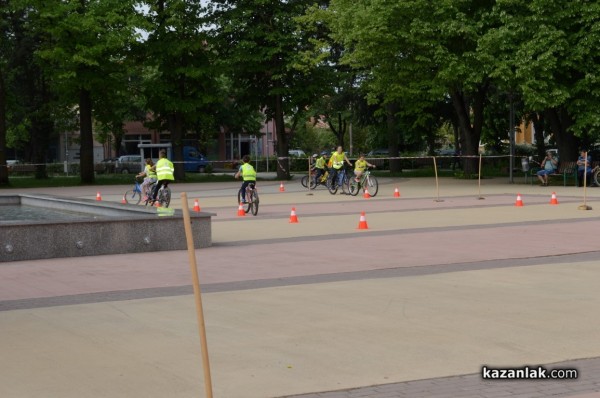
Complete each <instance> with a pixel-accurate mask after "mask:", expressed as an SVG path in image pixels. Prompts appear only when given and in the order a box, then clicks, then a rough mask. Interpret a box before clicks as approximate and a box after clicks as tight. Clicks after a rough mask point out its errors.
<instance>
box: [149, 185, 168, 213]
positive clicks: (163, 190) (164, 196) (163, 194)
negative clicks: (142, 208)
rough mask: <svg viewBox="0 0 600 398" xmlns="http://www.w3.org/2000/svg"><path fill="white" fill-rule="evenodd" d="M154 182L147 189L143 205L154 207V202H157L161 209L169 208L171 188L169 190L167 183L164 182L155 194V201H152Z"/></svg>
mask: <svg viewBox="0 0 600 398" xmlns="http://www.w3.org/2000/svg"><path fill="white" fill-rule="evenodd" d="M156 184H157V183H156V182H154V183H153V184H152V185H151V186H150V188H149V189H148V192H149V195H148V197H147V198H146V202H145V205H146V206H148V205H150V206H154V204H155V203H156V202H158V204H159V205H160V206H161V207H169V205H170V204H171V188H169V182H168V181H165V182H164V183H163V184H162V186H161V187H160V189H159V190H158V192H157V194H156V201H154V200H152V197H151V196H152V192H153V191H154V188H155V187H156Z"/></svg>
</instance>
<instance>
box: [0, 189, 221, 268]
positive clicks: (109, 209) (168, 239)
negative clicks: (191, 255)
mask: <svg viewBox="0 0 600 398" xmlns="http://www.w3.org/2000/svg"><path fill="white" fill-rule="evenodd" d="M213 215H214V214H211V213H206V212H199V213H195V212H191V214H190V217H191V221H192V234H193V238H194V239H193V240H194V246H195V248H197V249H199V248H203V247H209V246H210V245H211V243H212V242H211V239H212V238H211V216H213ZM186 248H187V241H186V237H185V230H184V224H183V213H182V211H181V210H172V209H157V208H147V207H144V206H138V205H127V204H118V203H111V202H100V201H94V200H87V199H72V198H64V197H59V196H53V195H29V194H18V195H0V262H7V261H23V260H34V259H43V258H60V257H78V256H96V255H104V254H123V253H145V252H151V251H165V250H185V249H186Z"/></svg>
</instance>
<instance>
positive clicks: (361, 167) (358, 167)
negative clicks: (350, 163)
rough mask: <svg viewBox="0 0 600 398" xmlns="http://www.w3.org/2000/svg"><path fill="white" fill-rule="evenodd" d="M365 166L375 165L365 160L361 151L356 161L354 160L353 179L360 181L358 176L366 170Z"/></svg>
mask: <svg viewBox="0 0 600 398" xmlns="http://www.w3.org/2000/svg"><path fill="white" fill-rule="evenodd" d="M367 167H373V168H374V167H375V165H374V164H371V163H369V162H367V161H366V160H365V154H364V153H361V154H360V155H359V157H358V159H357V160H356V162H354V176H355V177H354V181H356V182H359V181H360V177H361V176H362V174H363V173H364V171H365V170H366V168H367Z"/></svg>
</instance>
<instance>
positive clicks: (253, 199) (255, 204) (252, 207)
mask: <svg viewBox="0 0 600 398" xmlns="http://www.w3.org/2000/svg"><path fill="white" fill-rule="evenodd" d="M250 199H251V201H250V210H251V211H252V215H253V216H255V215H257V214H258V203H259V199H258V192H257V191H256V190H254V191H252V193H251V194H250Z"/></svg>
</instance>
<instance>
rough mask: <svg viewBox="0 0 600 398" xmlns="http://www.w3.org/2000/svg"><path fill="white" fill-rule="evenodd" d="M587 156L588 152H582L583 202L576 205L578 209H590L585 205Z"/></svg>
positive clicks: (590, 208)
mask: <svg viewBox="0 0 600 398" xmlns="http://www.w3.org/2000/svg"><path fill="white" fill-rule="evenodd" d="M587 157H588V153H587V152H585V153H584V154H583V162H584V163H583V204H582V205H581V206H579V207H578V209H579V210H592V207H591V206H588V205H587V165H588V163H587Z"/></svg>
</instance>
